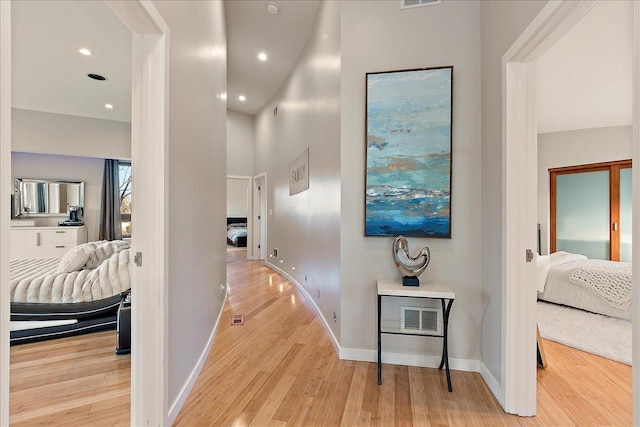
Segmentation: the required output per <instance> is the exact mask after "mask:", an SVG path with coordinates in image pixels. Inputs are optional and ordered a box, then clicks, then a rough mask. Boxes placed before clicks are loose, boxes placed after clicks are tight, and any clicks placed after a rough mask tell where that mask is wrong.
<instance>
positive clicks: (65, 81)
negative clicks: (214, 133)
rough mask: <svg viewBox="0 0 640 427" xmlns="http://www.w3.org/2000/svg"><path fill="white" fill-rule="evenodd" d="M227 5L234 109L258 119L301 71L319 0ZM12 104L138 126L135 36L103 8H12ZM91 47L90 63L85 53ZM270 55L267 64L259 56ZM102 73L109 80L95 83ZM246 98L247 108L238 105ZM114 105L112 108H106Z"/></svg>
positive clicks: (47, 4)
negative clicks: (273, 7)
mask: <svg viewBox="0 0 640 427" xmlns="http://www.w3.org/2000/svg"><path fill="white" fill-rule="evenodd" d="M268 3H270V2H268V1H261V0H253V1H245V0H228V1H227V2H226V5H225V6H226V19H227V42H228V47H227V59H228V71H227V86H228V87H227V94H228V95H227V105H228V107H229V108H231V109H234V110H237V111H240V112H243V113H246V114H251V115H253V114H255V113H256V112H258V111H259V110H260V109H261V108H262V107H263V106H264V105H265V104H266V103H267V102H268V101H269V99H271V98H272V97H273V96H274V95H275V93H276V92H277V90H278V89H279V88H280V87H281V86H282V84H283V82H284V81H285V80H286V78H287V77H288V75H289V73H290V71H291V69H292V68H293V66H294V65H295V63H296V61H297V59H298V57H299V56H300V52H301V51H302V49H303V48H304V45H305V43H306V41H307V38H308V36H309V32H310V30H311V27H312V25H313V20H314V19H315V14H316V11H317V9H318V4H319V1H318V0H305V1H285V0H283V1H279V2H278V6H279V8H278V9H279V13H278V14H275V15H274V14H271V13H269V11H268V10H267V5H268ZM12 21H13V22H12V24H13V25H12V36H13V39H12V44H13V52H12V54H13V57H12V74H13V75H12V92H13V93H12V104H13V106H14V107H16V108H24V109H29V110H38V111H46V112H54V113H62V114H70V115H78V116H85V117H95V118H100V119H108V120H117V121H125V122H128V121H130V120H131V34H130V33H129V31H128V30H127V28H126V27H124V25H123V24H122V23H121V22H120V21H119V19H118V18H116V17H115V15H114V14H113V13H112V12H111V11H110V10H109V8H108V7H107V6H106V5H105V3H104V2H102V1H18V2H14V3H13V7H12ZM83 47H86V48H89V49H90V50H91V51H92V52H93V55H91V56H83V55H81V54H79V52H78V49H80V48H83ZM260 52H264V53H266V54H267V60H266V61H260V60H259V59H258V53H260ZM89 73H97V74H101V75H103V76H105V77H107V80H105V81H96V80H92V79H90V78H88V77H87V74H89ZM241 94H242V95H244V96H245V97H246V101H244V102H241V101H240V100H238V96H239V95H241ZM106 103H110V104H112V105H113V106H114V108H113V109H107V108H105V106H104V105H105V104H106Z"/></svg>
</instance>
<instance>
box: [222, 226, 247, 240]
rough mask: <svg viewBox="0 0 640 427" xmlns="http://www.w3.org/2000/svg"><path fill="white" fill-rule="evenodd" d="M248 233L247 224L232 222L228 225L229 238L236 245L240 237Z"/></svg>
mask: <svg viewBox="0 0 640 427" xmlns="http://www.w3.org/2000/svg"><path fill="white" fill-rule="evenodd" d="M246 235H247V225H246V224H230V225H228V226H227V239H229V240H230V241H231V242H232V243H233V244H234V245H235V244H236V243H238V238H239V237H244V236H246Z"/></svg>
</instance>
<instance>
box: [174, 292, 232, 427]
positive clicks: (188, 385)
mask: <svg viewBox="0 0 640 427" xmlns="http://www.w3.org/2000/svg"><path fill="white" fill-rule="evenodd" d="M228 295H229V294H228V293H227V292H226V291H225V294H224V301H223V302H222V306H223V307H224V305H225V304H226V303H227V297H228ZM223 311H224V310H223V309H221V310H220V312H219V313H218V318H217V319H216V323H215V324H214V325H213V330H212V331H211V335H209V340H208V341H207V344H206V345H205V346H204V349H203V350H202V354H200V358H198V363H197V364H196V366H194V367H193V370H192V371H191V374H190V375H189V377H188V378H187V381H186V382H185V384H184V385H183V386H182V388H181V389H180V393H178V396H177V397H176V399H175V400H174V401H173V403H172V404H171V406H169V414H168V420H167V421H168V425H173V422H174V421H175V420H176V418H177V417H178V414H179V413H180V410H181V409H182V406H183V405H184V402H186V401H187V398H188V397H189V394H190V393H191V390H192V389H193V386H194V385H195V384H196V380H197V379H198V376H200V372H202V368H204V364H205V362H206V361H207V357H208V356H209V353H210V352H211V347H212V346H213V340H214V339H215V337H216V334H217V333H218V329H219V328H220V319H222V312H223Z"/></svg>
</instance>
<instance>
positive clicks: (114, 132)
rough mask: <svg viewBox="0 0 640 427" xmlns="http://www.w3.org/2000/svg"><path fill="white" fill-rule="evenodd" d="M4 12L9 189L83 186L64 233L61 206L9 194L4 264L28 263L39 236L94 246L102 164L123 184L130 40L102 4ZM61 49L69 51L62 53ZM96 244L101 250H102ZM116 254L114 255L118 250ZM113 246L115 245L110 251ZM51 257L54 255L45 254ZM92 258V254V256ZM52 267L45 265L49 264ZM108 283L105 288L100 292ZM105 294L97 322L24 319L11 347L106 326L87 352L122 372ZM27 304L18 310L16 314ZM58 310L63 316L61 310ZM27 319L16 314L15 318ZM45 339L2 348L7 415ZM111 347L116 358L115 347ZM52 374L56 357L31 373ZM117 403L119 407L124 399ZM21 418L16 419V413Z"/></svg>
mask: <svg viewBox="0 0 640 427" xmlns="http://www.w3.org/2000/svg"><path fill="white" fill-rule="evenodd" d="M12 13H13V20H14V26H13V33H12V35H13V43H14V45H15V46H19V48H15V49H14V51H13V53H14V55H13V58H12V59H13V67H14V74H13V79H12V92H13V93H12V146H11V151H12V152H11V170H12V174H11V175H12V176H11V181H12V187H13V182H14V179H16V178H22V179H36V180H50V181H69V182H82V183H83V188H82V190H81V191H80V192H79V193H78V194H79V197H77V198H75V199H74V200H75V201H74V203H76V201H77V203H78V206H80V209H78V218H77V219H78V224H73V225H72V226H66V227H59V226H58V224H59V222H61V221H63V220H65V219H67V218H68V217H69V209H68V207H67V206H66V203H64V202H61V203H60V207H58V208H57V209H55V210H53V211H52V212H56V213H51V214H34V210H31V209H30V211H29V212H25V211H24V208H26V207H28V206H27V205H28V203H25V200H22V198H21V197H20V196H19V195H18V194H17V193H14V195H13V199H12V200H13V201H14V202H15V203H14V205H15V208H14V206H12V212H11V217H12V218H13V217H14V216H16V215H18V214H20V216H19V217H18V218H16V219H15V220H14V219H12V224H11V225H12V228H11V237H12V244H11V246H12V247H11V250H12V255H11V259H12V260H14V259H16V260H20V259H24V258H25V253H26V254H29V253H31V255H32V256H28V258H30V259H33V258H36V256H33V253H34V249H33V248H32V247H31V244H30V243H29V241H31V238H32V236H36V239H39V240H38V241H37V243H36V245H39V244H40V243H42V246H41V247H44V246H45V239H47V238H48V237H47V236H49V234H51V235H52V236H67V235H68V234H74V236H75V235H77V238H76V237H74V239H73V245H76V244H85V243H86V242H95V241H98V240H101V232H100V226H101V210H102V197H103V196H102V193H103V181H104V169H105V159H119V160H123V162H122V163H121V164H120V169H122V172H125V173H124V174H120V173H118V175H119V176H118V178H122V179H123V181H124V180H126V179H127V178H130V159H131V124H130V121H131V119H130V116H131V89H130V86H131V76H130V71H129V69H130V68H131V34H130V32H129V31H128V30H127V29H126V28H125V27H124V26H123V25H122V23H120V22H119V20H118V19H117V18H116V17H115V16H114V15H113V14H112V13H111V12H110V11H109V10H108V8H107V7H106V6H105V5H104V4H103V3H102V2H90V3H89V2H87V3H82V4H76V5H73V6H72V5H71V4H69V3H59V2H55V3H52V2H49V3H39V2H21V3H19V4H16V5H14V7H13V10H12ZM108 13H110V14H111V15H108ZM104 16H106V17H107V18H108V17H109V16H111V19H102V17H104ZM104 34H110V35H111V37H109V38H106V37H104ZM77 40H82V42H84V43H86V44H85V45H83V46H77V45H76V44H75V43H76V42H77ZM69 45H71V47H73V49H68V47H69ZM85 46H91V48H92V49H93V50H94V55H93V56H89V55H85V54H81V53H80V52H79V51H78V48H80V47H85ZM39 50H42V51H45V52H47V55H31V53H32V52H35V51H39ZM116 58H117V59H116ZM116 64H119V65H116ZM41 70H47V78H42V71H41ZM78 70H82V73H78ZM91 72H92V73H101V74H104V76H106V77H107V80H106V81H98V80H94V79H90V78H89V77H88V76H87V73H91ZM106 103H109V104H111V106H112V108H107V107H105V104H106ZM118 178H116V179H118ZM118 184H119V183H118ZM38 185H41V184H38ZM24 188H25V189H26V187H24ZM45 188H46V187H45ZM18 189H21V187H18ZM52 191H53V190H52ZM62 193H63V192H62ZM43 194H49V195H50V196H51V198H45V199H44V200H46V201H47V202H52V201H53V200H54V199H53V193H51V192H49V191H46V190H45V191H43ZM129 195H130V194H129ZM18 202H23V203H22V204H23V207H18V206H19V203H18ZM63 205H64V206H63ZM125 205H126V202H125V203H123V206H125ZM8 213H9V212H7V214H8ZM125 215H129V216H128V217H126V218H125V217H123V219H125V220H129V221H130V210H129V213H127V214H125ZM129 225H130V224H129ZM121 231H124V234H123V236H127V235H128V237H130V231H131V229H130V227H128V228H127V227H126V224H125V227H124V228H123V229H121ZM65 239H66V237H65V238H62V240H59V241H58V240H56V242H55V249H49V248H47V252H46V254H45V251H44V250H43V254H42V257H43V258H49V257H53V256H54V255H55V258H62V255H64V253H66V252H67V251H68V249H69V246H68V245H69V242H67V241H66V240H65ZM127 239H128V238H127ZM63 240H64V241H63ZM128 240H130V239H128ZM89 245H91V244H90V243H88V244H86V245H82V246H86V248H87V250H88V248H89ZM96 247H97V246H96ZM106 247H107V245H106V244H105V246H104V248H106ZM121 248H122V249H124V246H122V247H121ZM121 248H118V251H120V250H121ZM52 250H53V251H57V252H55V253H54V252H51V251H52ZM128 252H129V251H128V250H122V251H121V252H119V253H118V255H116V257H117V258H118V262H119V263H120V262H122V264H118V265H124V264H125V263H128ZM97 253H98V252H95V251H94V252H92V254H96V256H97ZM88 254H89V253H87V255H88ZM105 254H106V253H105ZM87 260H88V258H87ZM120 260H122V261H120ZM17 262H20V261H17ZM95 264H96V265H95V267H94V268H95V269H94V270H89V267H87V269H83V271H84V272H82V271H81V272H79V273H78V275H77V278H76V279H74V280H76V281H77V282H78V283H80V282H79V280H80V277H83V278H86V279H87V280H89V278H91V280H93V279H94V278H95V277H94V276H96V275H97V274H98V273H100V274H103V273H105V272H106V268H107V265H106V264H105V265H104V266H102V265H101V263H98V261H96V263H95ZM56 265H57V264H56ZM26 268H31V267H25V270H24V271H27V270H26ZM52 268H55V267H53V266H52ZM58 268H59V266H58ZM80 268H82V267H80ZM80 268H78V270H79V269H80ZM74 269H75V267H74ZM21 271H22V270H21ZM90 271H91V272H90ZM85 273H86V274H85ZM21 274H24V273H21ZM73 274H75V273H73V272H71V271H70V274H69V277H71V276H72V275H73ZM107 274H110V275H111V276H110V277H111V278H112V280H122V287H123V288H130V283H129V281H128V280H129V279H128V277H129V276H128V274H126V278H125V275H124V274H123V275H120V274H118V275H113V274H111V273H107ZM116 276H117V277H116ZM56 277H59V276H56ZM12 278H13V277H12ZM23 283H26V281H24V280H22V281H21V282H20V283H18V285H17V287H16V289H19V288H20V286H21V285H22V284H23ZM113 283H114V282H113V281H112V282H111V283H110V284H109V286H112V285H113ZM54 289H56V288H54ZM31 292H33V291H32V290H28V291H26V290H25V291H24V292H22V291H20V292H18V290H16V292H15V295H14V300H15V301H18V300H20V301H22V300H24V301H25V302H27V301H29V303H28V304H33V302H32V301H33V300H32V299H28V298H30V297H29V295H30V293H31ZM65 292H66V291H65ZM114 292H116V294H114V295H113V296H114V298H113V303H111V302H110V303H109V304H107V305H108V306H109V308H108V309H105V310H106V311H104V316H105V317H104V319H106V320H104V321H103V320H100V321H99V322H98V321H96V320H94V318H97V317H98V316H96V315H91V316H89V315H83V317H77V318H74V316H78V315H74V314H72V313H67V314H65V315H63V317H64V318H62V319H55V320H54V321H53V322H52V324H54V325H55V326H50V327H47V328H45V327H41V326H38V328H37V329H33V326H32V325H31V324H32V323H34V322H33V320H27V321H23V322H13V324H12V329H11V340H12V345H16V344H23V343H28V342H30V341H32V340H36V341H38V340H39V339H40V337H42V336H44V335H47V336H58V337H59V336H66V335H67V334H74V333H75V331H78V330H80V329H85V328H86V329H87V330H101V329H104V328H108V329H109V330H108V331H106V332H99V333H98V334H102V335H98V337H102V338H100V339H98V340H97V341H96V342H95V343H94V345H95V346H96V347H100V346H102V347H103V348H105V347H106V357H111V358H112V359H114V360H115V359H118V360H119V361H118V366H120V368H119V369H124V368H126V369H127V370H128V366H129V364H130V357H129V356H127V355H120V356H116V355H115V354H113V353H114V349H115V348H116V347H114V346H115V344H116V341H115V335H116V332H115V330H114V326H115V322H116V320H115V318H114V314H115V312H116V311H117V307H118V306H119V305H120V300H121V295H120V292H118V291H114ZM53 293H54V294H55V292H53ZM18 295H21V296H18ZM64 295H65V296H63V297H62V300H64V301H71V299H72V298H73V300H74V302H75V296H74V297H71V296H69V295H67V294H66V293H65V294H64ZM23 296H24V298H23ZM40 301H41V302H47V303H49V300H45V299H44V297H42V298H41V299H40ZM56 301H57V300H56ZM102 301H106V299H103V300H102ZM51 302H53V298H52V300H51ZM28 304H24V305H23V306H21V307H26V306H27V305H28ZM80 304H83V303H80ZM67 306H68V305H67ZM16 307H18V305H16V304H14V305H13V307H12V321H13V320H16V319H17V317H16V316H18V314H17V313H18V311H17V310H18V309H17V308H16ZM38 307H39V308H42V307H44V305H43V304H39V305H38ZM105 307H107V306H105ZM60 308H62V309H63V311H64V310H65V309H66V306H65V307H62V306H61V307H60ZM95 308H98V309H100V310H102V307H98V305H94V307H93V309H95ZM25 310H26V309H25ZM107 311H108V313H107ZM47 312H50V310H49V311H47ZM64 312H65V313H66V311H64ZM41 314H42V312H41ZM101 316H102V315H101ZM90 317H91V319H90ZM32 318H33V317H29V316H23V317H21V318H20V319H23V320H26V319H32ZM23 328H24V329H23ZM55 341H57V340H54V341H51V342H44V343H40V342H36V343H34V344H26V345H19V346H17V347H15V348H14V349H13V350H12V362H13V365H12V370H11V377H10V381H11V390H12V393H15V396H16V398H15V403H14V402H12V406H11V409H10V411H11V413H12V415H17V413H16V412H17V409H16V408H17V406H15V405H16V404H19V402H20V400H19V398H18V397H17V396H21V395H23V394H24V393H28V392H29V390H28V389H26V390H24V389H23V387H22V386H21V385H20V384H21V383H22V382H24V378H25V375H26V376H28V375H29V373H28V371H25V367H24V366H23V365H24V360H25V358H26V359H28V358H29V357H31V356H29V354H37V352H38V351H44V352H48V353H50V352H55V351H56V350H55ZM39 349H40V350H39ZM120 350H123V351H124V349H120ZM34 352H35V353H34ZM76 357H84V358H85V360H86V361H87V363H88V364H87V366H88V368H89V369H93V370H94V371H95V370H96V369H99V364H100V363H103V362H104V360H105V359H104V357H105V355H104V354H102V355H100V354H99V353H97V352H96V351H95V349H94V351H93V352H90V351H86V350H85V351H82V350H81V349H78V351H77V352H76ZM90 360H93V361H90ZM21 366H23V367H22V368H21ZM119 369H118V370H114V371H113V372H112V373H111V375H114V376H115V377H118V372H119ZM54 373H55V374H56V378H57V379H58V381H59V387H64V384H67V383H68V381H69V376H70V375H71V374H70V370H69V367H68V366H67V364H65V361H64V360H59V361H55V362H53V363H51V365H50V366H49V367H45V368H44V369H42V368H41V369H40V374H41V375H53V374H54ZM86 374H87V373H84V375H86ZM81 394H82V391H81V390H73V389H69V390H68V391H67V392H64V393H61V394H60V401H62V400H64V399H67V400H68V401H72V400H74V399H77V398H78V396H79V395H81ZM123 397H124V398H125V402H126V401H127V400H128V397H126V396H123ZM22 416H23V417H24V414H22ZM13 419H14V420H18V419H19V418H13Z"/></svg>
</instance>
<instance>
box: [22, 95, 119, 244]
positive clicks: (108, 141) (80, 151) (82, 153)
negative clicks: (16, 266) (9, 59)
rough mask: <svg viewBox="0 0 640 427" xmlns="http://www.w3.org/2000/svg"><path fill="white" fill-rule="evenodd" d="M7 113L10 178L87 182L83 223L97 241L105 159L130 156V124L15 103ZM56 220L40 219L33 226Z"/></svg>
mask: <svg viewBox="0 0 640 427" xmlns="http://www.w3.org/2000/svg"><path fill="white" fill-rule="evenodd" d="M11 113H12V117H11V127H12V129H11V131H12V141H11V149H12V155H11V168H12V169H11V175H12V180H13V178H42V179H67V180H77V181H85V209H84V222H85V225H86V226H87V231H88V238H89V241H91V240H97V239H98V232H99V226H100V224H99V222H100V209H101V201H100V197H101V193H102V175H103V170H104V159H105V158H110V159H130V158H131V124H130V123H126V122H118V121H113V120H103V119H94V118H89V117H80V116H70V115H66V114H55V113H47V112H43V111H33V110H24V109H19V108H12V109H11ZM11 185H12V186H13V181H12V184H11ZM59 220H60V218H59V217H56V218H38V219H37V225H41V226H45V225H57V222H58V221H59Z"/></svg>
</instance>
